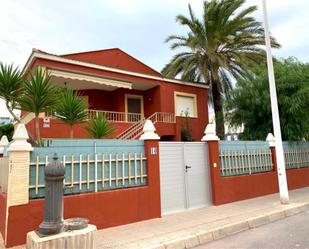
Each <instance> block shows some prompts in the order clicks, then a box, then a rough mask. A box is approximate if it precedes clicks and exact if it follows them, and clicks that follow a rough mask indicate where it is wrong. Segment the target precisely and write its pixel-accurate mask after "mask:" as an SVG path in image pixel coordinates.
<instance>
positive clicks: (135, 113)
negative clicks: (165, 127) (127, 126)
mask: <svg viewBox="0 0 309 249" xmlns="http://www.w3.org/2000/svg"><path fill="white" fill-rule="evenodd" d="M126 106H127V108H126V112H127V113H128V115H127V121H128V122H137V121H139V120H140V119H141V116H142V115H143V97H142V96H139V95H127V96H126Z"/></svg>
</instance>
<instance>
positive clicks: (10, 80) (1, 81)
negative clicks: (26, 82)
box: [0, 63, 23, 122]
mask: <svg viewBox="0 0 309 249" xmlns="http://www.w3.org/2000/svg"><path fill="white" fill-rule="evenodd" d="M22 92H23V77H22V74H21V72H20V71H19V69H18V68H14V66H13V65H12V64H11V65H6V64H2V63H1V64H0V98H2V99H3V100H4V101H5V105H6V107H7V109H8V111H9V112H10V113H11V115H12V116H13V118H14V119H15V121H17V122H20V119H19V117H17V116H16V115H15V113H14V112H13V110H14V109H16V108H17V107H19V104H18V103H19V98H20V96H21V95H22Z"/></svg>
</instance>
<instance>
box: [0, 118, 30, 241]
mask: <svg viewBox="0 0 309 249" xmlns="http://www.w3.org/2000/svg"><path fill="white" fill-rule="evenodd" d="M28 138H29V136H28V132H27V130H26V127H25V125H24V124H17V126H15V131H14V135H13V142H12V143H11V144H10V145H9V147H8V152H9V153H8V156H9V174H8V184H7V203H6V223H5V224H6V230H5V236H4V243H5V245H6V246H11V245H12V244H13V243H14V241H15V239H16V230H14V229H12V228H11V223H10V222H11V220H10V215H11V213H10V208H11V207H14V206H18V205H22V204H26V203H28V202H29V164H30V151H32V150H33V148H32V146H31V144H30V143H28V142H27V139H28ZM18 222H22V221H18Z"/></svg>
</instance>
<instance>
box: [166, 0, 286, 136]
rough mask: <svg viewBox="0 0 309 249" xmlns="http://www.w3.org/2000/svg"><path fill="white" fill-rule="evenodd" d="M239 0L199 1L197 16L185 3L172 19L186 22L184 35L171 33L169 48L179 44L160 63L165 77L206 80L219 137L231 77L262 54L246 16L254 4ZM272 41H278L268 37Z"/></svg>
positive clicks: (258, 34)
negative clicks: (185, 8)
mask: <svg viewBox="0 0 309 249" xmlns="http://www.w3.org/2000/svg"><path fill="white" fill-rule="evenodd" d="M244 2H245V0H211V1H210V2H207V1H205V2H204V6H203V16H202V18H201V19H199V18H197V17H196V16H195V14H194V12H193V10H192V9H191V6H190V5H189V17H186V16H183V15H178V16H177V17H176V20H177V22H179V23H180V24H181V25H184V26H186V27H187V28H188V33H187V34H186V35H184V36H179V35H172V36H169V37H168V38H167V39H166V42H172V45H171V49H178V48H183V49H184V51H182V52H181V53H178V54H176V55H175V56H174V57H173V58H172V60H171V61H170V62H169V63H168V64H167V65H166V66H165V67H164V68H163V70H162V73H163V74H164V75H165V76H167V77H176V76H179V75H180V76H181V78H182V79H183V80H189V81H196V82H204V83H206V84H207V85H208V86H209V95H210V100H211V102H212V104H213V107H214V111H215V119H216V130H217V135H218V136H219V137H220V138H221V139H223V138H224V118H223V101H224V99H225V98H229V90H230V89H231V88H232V82H233V80H234V79H235V78H237V77H242V78H244V77H246V75H247V72H248V71H249V69H250V68H251V67H252V66H253V65H255V64H257V63H258V62H260V61H261V60H264V59H265V55H266V54H265V50H264V48H263V47H262V46H263V45H264V29H263V27H262V24H261V23H260V22H257V21H256V20H255V19H254V18H253V17H252V16H250V15H251V14H252V13H253V12H254V11H256V10H257V7H256V6H251V7H248V8H244V7H243V4H244ZM271 42H272V46H273V47H276V48H278V47H279V46H280V45H279V44H278V43H277V42H276V40H275V39H274V38H272V39H271Z"/></svg>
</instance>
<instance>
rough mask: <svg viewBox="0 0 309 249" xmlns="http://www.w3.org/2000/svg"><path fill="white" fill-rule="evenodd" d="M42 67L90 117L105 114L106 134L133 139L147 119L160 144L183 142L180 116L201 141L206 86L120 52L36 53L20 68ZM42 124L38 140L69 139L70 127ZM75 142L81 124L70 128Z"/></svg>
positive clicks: (28, 118) (27, 119) (26, 117)
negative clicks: (74, 93)
mask: <svg viewBox="0 0 309 249" xmlns="http://www.w3.org/2000/svg"><path fill="white" fill-rule="evenodd" d="M36 67H42V68H44V69H45V70H46V71H47V72H48V73H49V75H50V76H51V82H52V84H54V85H57V86H63V87H64V86H66V87H71V88H73V89H75V90H78V91H79V92H80V94H81V95H82V96H83V97H84V98H85V100H86V101H87V102H88V106H89V115H90V116H91V115H95V114H96V113H103V114H105V115H106V117H107V119H108V121H109V122H110V123H112V125H113V126H115V127H116V131H115V132H114V133H113V134H112V135H111V136H110V137H111V138H119V139H137V138H138V137H139V136H140V134H141V132H142V129H143V125H144V122H145V119H151V120H152V121H153V123H154V124H155V127H156V129H157V133H158V134H159V135H160V137H161V140H172V141H180V140H181V129H182V127H183V124H184V118H183V116H184V113H185V112H187V113H188V114H189V119H188V124H189V128H190V130H191V135H192V139H193V140H200V139H201V137H202V135H203V131H204V129H205V127H206V125H207V124H208V87H207V86H206V85H205V84H197V83H191V82H185V81H181V80H176V79H168V78H165V77H163V76H162V75H161V74H160V73H159V72H157V71H155V70H154V69H152V68H150V67H148V66H147V65H145V64H144V63H142V62H140V61H139V60H137V59H135V58H133V57H132V56H130V55H129V54H127V53H125V52H124V51H122V50H121V49H118V48H113V49H105V50H98V51H90V52H81V53H75V54H66V55H60V56H59V55H53V54H49V53H45V52H42V51H39V50H36V49H34V50H33V51H32V53H31V55H30V57H29V58H28V61H27V63H26V65H25V67H24V69H23V73H24V74H27V73H29V72H30V71H32V70H33V69H34V68H36ZM22 117H23V122H24V123H25V124H26V127H27V129H28V131H29V132H30V133H32V134H34V133H35V132H34V131H35V127H34V119H33V114H31V113H30V114H29V113H28V114H26V113H23V115H22ZM41 118H42V120H41V122H40V125H41V127H40V129H41V136H42V138H65V137H69V127H68V126H67V125H66V124H64V123H62V122H61V121H60V120H59V119H57V118H55V117H50V118H49V117H45V116H44V114H43V113H42V115H41ZM74 135H75V137H76V138H87V137H88V136H89V135H88V134H87V132H86V131H85V129H84V124H78V125H75V127H74Z"/></svg>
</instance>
